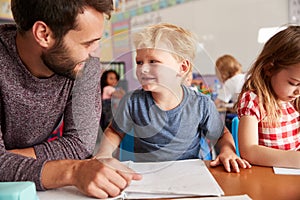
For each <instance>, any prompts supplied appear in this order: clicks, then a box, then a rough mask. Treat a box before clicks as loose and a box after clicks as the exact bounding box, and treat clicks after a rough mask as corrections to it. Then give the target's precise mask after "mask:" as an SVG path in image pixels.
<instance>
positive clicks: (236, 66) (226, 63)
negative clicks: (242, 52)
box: [216, 55, 242, 82]
mask: <svg viewBox="0 0 300 200" xmlns="http://www.w3.org/2000/svg"><path fill="white" fill-rule="evenodd" d="M216 70H217V75H219V76H220V77H219V79H221V80H220V81H222V82H225V81H226V80H227V79H230V78H231V77H233V76H234V75H236V74H238V73H241V72H242V65H241V64H240V63H239V62H238V61H237V59H235V58H234V57H233V56H231V55H223V56H221V57H219V58H218V59H217V60H216Z"/></svg>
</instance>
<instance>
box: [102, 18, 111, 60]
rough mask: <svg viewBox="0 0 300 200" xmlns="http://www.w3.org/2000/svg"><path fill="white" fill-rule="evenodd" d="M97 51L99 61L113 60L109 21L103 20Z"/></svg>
mask: <svg viewBox="0 0 300 200" xmlns="http://www.w3.org/2000/svg"><path fill="white" fill-rule="evenodd" d="M99 52H100V53H99V57H100V60H101V61H104V62H108V61H111V60H113V49H112V34H111V23H110V22H109V21H105V24H104V31H103V35H102V39H101V42H100V48H99Z"/></svg>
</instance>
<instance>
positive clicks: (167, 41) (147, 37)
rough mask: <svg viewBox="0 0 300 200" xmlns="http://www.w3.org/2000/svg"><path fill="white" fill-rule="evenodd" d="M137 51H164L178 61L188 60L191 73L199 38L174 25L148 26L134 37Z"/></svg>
mask: <svg viewBox="0 0 300 200" xmlns="http://www.w3.org/2000/svg"><path fill="white" fill-rule="evenodd" d="M133 42H134V45H135V47H136V49H144V48H151V49H162V50H166V51H168V52H169V53H171V54H172V55H173V56H174V58H175V59H176V60H178V61H182V60H188V61H189V62H190V64H191V66H190V71H191V70H192V67H193V62H194V59H195V56H196V52H197V38H196V35H194V34H193V33H192V32H190V31H188V30H186V29H184V28H182V27H179V26H176V25H174V24H168V23H160V24H155V25H151V26H148V27H146V28H144V29H143V30H142V31H140V32H138V33H136V34H135V35H134V37H133Z"/></svg>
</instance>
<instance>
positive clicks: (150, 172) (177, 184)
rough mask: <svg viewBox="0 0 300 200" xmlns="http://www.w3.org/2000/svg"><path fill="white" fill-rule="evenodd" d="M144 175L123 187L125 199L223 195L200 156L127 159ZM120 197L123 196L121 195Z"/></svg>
mask: <svg viewBox="0 0 300 200" xmlns="http://www.w3.org/2000/svg"><path fill="white" fill-rule="evenodd" d="M124 164H126V165H127V166H128V167H130V168H132V169H133V170H135V171H136V172H139V173H141V174H142V175H143V179H142V180H140V181H132V183H131V184H130V185H129V186H128V187H127V188H126V189H125V190H124V192H123V194H122V195H123V197H121V198H124V199H127V198H128V199H143V198H146V199H150V198H175V197H191V196H221V195H224V192H223V190H222V189H221V188H220V186H219V185H218V183H217V182H216V180H215V179H214V178H213V176H212V175H211V173H210V172H209V170H208V169H207V167H206V165H205V163H204V162H203V161H202V160H199V159H192V160H181V161H167V162H144V163H135V162H132V161H128V162H124ZM118 198H120V197H118Z"/></svg>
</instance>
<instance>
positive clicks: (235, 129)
mask: <svg viewBox="0 0 300 200" xmlns="http://www.w3.org/2000/svg"><path fill="white" fill-rule="evenodd" d="M238 130H239V118H238V117H234V118H233V119H232V122H231V134H232V137H233V140H234V144H235V148H236V154H237V155H238V156H240V151H239V143H238V141H239V140H238Z"/></svg>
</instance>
